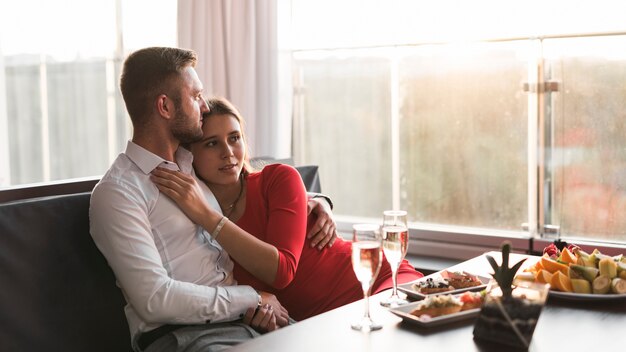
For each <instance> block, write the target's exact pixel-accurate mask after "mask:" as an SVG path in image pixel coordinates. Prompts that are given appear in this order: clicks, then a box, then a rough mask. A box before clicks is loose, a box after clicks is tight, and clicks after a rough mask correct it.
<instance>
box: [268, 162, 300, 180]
mask: <svg viewBox="0 0 626 352" xmlns="http://www.w3.org/2000/svg"><path fill="white" fill-rule="evenodd" d="M260 173H261V174H262V175H263V176H264V177H280V178H283V177H284V178H289V177H294V176H298V177H300V174H299V173H298V170H296V168H295V167H293V166H291V165H287V164H271V165H267V166H265V167H264V168H263V169H262V170H261V171H260Z"/></svg>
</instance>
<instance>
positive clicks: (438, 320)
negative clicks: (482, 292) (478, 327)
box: [389, 302, 480, 328]
mask: <svg viewBox="0 0 626 352" xmlns="http://www.w3.org/2000/svg"><path fill="white" fill-rule="evenodd" d="M420 303H421V302H413V303H409V304H406V305H403V306H400V307H397V308H390V309H389V311H390V312H391V313H393V314H395V315H397V316H399V317H400V318H402V320H403V321H405V322H407V323H411V324H414V325H417V326H420V327H424V328H432V327H436V326H440V325H445V324H450V323H454V322H457V321H463V320H467V319H471V318H474V317H476V316H478V313H480V308H475V309H468V310H464V311H461V312H458V313H452V314H448V315H440V316H438V317H434V318H428V319H422V318H420V317H416V316H415V315H413V314H411V311H413V310H414V309H415V308H416V307H417V305H419V304H420Z"/></svg>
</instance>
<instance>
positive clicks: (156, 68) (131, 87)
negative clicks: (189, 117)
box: [120, 47, 197, 126]
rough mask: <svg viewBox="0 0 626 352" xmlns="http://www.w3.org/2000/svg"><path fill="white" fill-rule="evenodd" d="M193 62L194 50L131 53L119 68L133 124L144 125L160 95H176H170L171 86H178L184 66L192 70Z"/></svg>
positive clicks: (176, 97)
mask: <svg viewBox="0 0 626 352" xmlns="http://www.w3.org/2000/svg"><path fill="white" fill-rule="evenodd" d="M196 62H197V55H196V53H195V52H194V51H192V50H186V49H179V48H167V47H151V48H145V49H140V50H137V51H135V52H133V53H132V54H130V55H129V56H128V57H127V58H126V61H124V67H123V68H122V75H121V77H120V90H121V91H122V96H123V97H124V102H125V103H126V110H128V114H129V115H130V118H131V120H132V122H133V125H135V126H137V125H143V124H145V123H146V121H147V118H148V116H150V112H151V110H152V108H153V106H152V105H153V103H154V102H155V99H156V97H157V96H159V94H164V93H169V94H178V93H177V91H175V93H173V92H171V91H172V90H173V89H172V85H174V84H177V83H178V81H177V80H176V79H177V78H178V77H179V75H180V73H182V71H183V70H184V69H185V68H186V67H188V66H191V67H195V66H196ZM172 99H174V100H176V99H180V97H179V96H172Z"/></svg>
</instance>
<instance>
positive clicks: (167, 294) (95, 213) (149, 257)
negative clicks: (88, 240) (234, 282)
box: [89, 182, 258, 324]
mask: <svg viewBox="0 0 626 352" xmlns="http://www.w3.org/2000/svg"><path fill="white" fill-rule="evenodd" d="M141 199H142V197H141V196H140V195H139V191H135V190H133V189H132V187H123V186H122V185H119V184H116V183H113V182H109V183H101V184H99V185H97V186H96V188H95V189H94V191H93V192H92V196H91V204H90V208H89V218H90V232H91V236H92V238H93V240H94V242H95V243H96V246H97V247H98V249H99V250H100V251H101V252H102V254H103V255H104V257H105V258H106V260H107V261H108V264H109V266H110V267H111V268H112V269H113V272H114V274H115V277H116V279H117V281H118V284H119V286H120V288H121V289H122V291H123V293H124V296H125V298H126V300H127V303H128V304H130V305H132V306H133V308H134V309H135V311H136V312H137V314H138V315H139V317H140V318H141V319H142V320H144V321H145V322H147V323H160V324H163V323H178V324H182V323H205V322H218V321H230V320H235V319H238V318H240V315H241V314H243V313H245V311H246V310H247V309H248V308H250V307H254V306H256V305H257V302H258V295H257V293H256V291H255V290H254V289H253V288H251V287H250V286H222V287H220V286H216V287H209V286H204V285H196V284H193V283H189V282H182V281H177V280H173V279H172V278H170V277H169V276H168V274H167V271H166V270H165V268H164V266H163V263H162V261H161V257H160V255H159V252H158V250H157V248H156V245H155V243H154V239H153V237H152V233H151V226H150V222H149V220H148V215H147V214H148V211H149V210H148V205H147V204H145V201H142V200H141Z"/></svg>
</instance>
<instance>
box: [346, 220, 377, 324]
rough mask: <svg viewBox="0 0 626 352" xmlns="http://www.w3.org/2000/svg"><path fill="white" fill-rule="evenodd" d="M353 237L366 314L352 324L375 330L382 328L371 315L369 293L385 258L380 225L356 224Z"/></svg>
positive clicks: (354, 265) (354, 264)
mask: <svg viewBox="0 0 626 352" xmlns="http://www.w3.org/2000/svg"><path fill="white" fill-rule="evenodd" d="M352 229H353V237H352V268H353V269H354V273H355V274H356V277H357V279H358V280H359V282H361V287H362V288H363V296H364V301H365V314H364V315H363V317H362V318H361V320H360V321H358V322H356V323H354V324H352V328H353V329H355V330H364V331H373V330H378V329H380V328H382V326H381V325H379V324H376V323H374V321H372V318H371V317H370V305H369V295H370V289H371V287H372V283H374V280H375V279H376V276H378V272H379V271H380V266H381V264H382V260H383V253H382V251H381V248H380V247H381V240H382V236H381V234H380V226H379V225H375V224H355V225H354V226H353V227H352Z"/></svg>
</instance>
